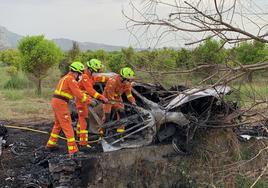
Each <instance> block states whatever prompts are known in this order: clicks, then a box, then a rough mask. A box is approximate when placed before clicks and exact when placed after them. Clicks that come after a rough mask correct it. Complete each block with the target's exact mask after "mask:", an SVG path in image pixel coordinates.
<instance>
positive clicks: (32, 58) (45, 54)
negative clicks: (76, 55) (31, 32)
mask: <svg viewBox="0 0 268 188" xmlns="http://www.w3.org/2000/svg"><path fill="white" fill-rule="evenodd" d="M18 49H19V51H20V52H21V58H22V70H23V71H25V72H26V73H27V75H28V76H29V78H30V80H32V81H34V82H35V84H36V87H37V94H38V95H40V94H41V85H42V79H43V78H45V77H46V76H47V72H48V69H49V68H50V67H52V66H53V65H55V64H56V63H58V62H59V60H60V59H61V57H62V53H61V50H60V49H59V48H58V47H57V46H56V45H55V43H54V42H53V41H49V40H47V39H45V38H44V36H42V35H41V36H27V37H24V38H23V39H22V40H21V41H20V42H19V45H18Z"/></svg>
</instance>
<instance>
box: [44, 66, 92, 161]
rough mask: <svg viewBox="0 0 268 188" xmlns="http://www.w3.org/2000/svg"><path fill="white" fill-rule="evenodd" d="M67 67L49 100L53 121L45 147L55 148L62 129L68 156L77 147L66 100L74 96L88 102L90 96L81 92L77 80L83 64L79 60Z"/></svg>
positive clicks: (75, 150)
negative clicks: (66, 71)
mask: <svg viewBox="0 0 268 188" xmlns="http://www.w3.org/2000/svg"><path fill="white" fill-rule="evenodd" d="M69 68H70V71H69V73H68V74H66V75H65V76H64V77H62V78H61V79H60V81H59V83H58V85H57V87H56V90H55V92H54V95H53V98H52V101H51V104H52V108H53V111H54V116H55V123H54V126H53V129H52V131H51V134H50V138H49V140H48V142H47V146H46V148H47V149H49V150H52V149H54V148H57V141H58V137H59V134H60V132H61V130H62V131H63V133H64V135H65V137H66V139H67V146H68V152H69V154H70V156H73V155H74V154H75V153H76V152H78V148H77V145H76V142H75V137H74V131H73V128H72V124H71V123H72V122H71V114H70V111H69V108H68V102H69V100H72V99H73V98H74V97H75V98H76V99H77V100H79V101H80V102H81V103H83V104H90V103H91V98H90V97H89V96H87V95H86V94H85V93H83V92H82V90H81V89H80V88H79V86H78V82H77V81H78V80H79V78H80V77H81V75H82V73H83V71H84V65H83V64H82V63H81V62H73V63H72V64H71V65H70V67H69Z"/></svg>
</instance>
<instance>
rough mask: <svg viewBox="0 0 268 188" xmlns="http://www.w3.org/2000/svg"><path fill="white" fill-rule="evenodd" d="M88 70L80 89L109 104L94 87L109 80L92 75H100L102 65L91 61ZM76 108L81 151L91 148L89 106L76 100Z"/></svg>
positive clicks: (94, 60) (80, 82) (83, 75)
mask: <svg viewBox="0 0 268 188" xmlns="http://www.w3.org/2000/svg"><path fill="white" fill-rule="evenodd" d="M86 65H87V68H86V70H85V71H84V73H83V74H82V79H81V80H80V81H79V83H78V85H79V88H80V89H81V90H82V91H83V92H85V93H86V94H88V95H89V96H91V97H93V98H95V99H98V100H101V101H103V102H104V103H107V102H108V99H107V98H106V97H104V96H103V95H101V94H100V93H98V92H97V91H96V90H95V89H94V88H93V85H94V84H95V82H107V80H108V79H109V78H108V77H106V76H94V75H92V73H98V72H101V71H102V70H101V69H102V63H101V61H99V60H97V59H91V60H90V61H88V62H87V63H86ZM76 108H77V111H78V124H77V135H78V136H79V145H80V147H81V149H82V148H83V149H84V148H85V149H86V148H87V147H90V145H88V130H87V118H88V106H87V104H85V103H81V102H80V101H79V100H76Z"/></svg>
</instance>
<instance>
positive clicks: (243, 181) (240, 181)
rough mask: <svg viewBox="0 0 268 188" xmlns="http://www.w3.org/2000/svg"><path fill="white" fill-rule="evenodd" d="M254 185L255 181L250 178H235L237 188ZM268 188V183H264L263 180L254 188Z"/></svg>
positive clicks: (238, 176) (239, 176)
mask: <svg viewBox="0 0 268 188" xmlns="http://www.w3.org/2000/svg"><path fill="white" fill-rule="evenodd" d="M252 184H253V181H252V180H251V179H250V178H248V177H245V176H241V175H237V176H236V178H235V187H236V188H245V187H250V186H251V185H252ZM266 187H268V182H267V181H262V180H259V181H258V182H257V183H256V184H255V186H254V188H266Z"/></svg>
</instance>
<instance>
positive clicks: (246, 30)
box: [123, 0, 268, 45]
mask: <svg viewBox="0 0 268 188" xmlns="http://www.w3.org/2000/svg"><path fill="white" fill-rule="evenodd" d="M130 5H131V7H132V9H133V12H132V16H130V15H129V14H127V13H126V12H123V13H124V15H125V16H126V17H127V18H128V20H129V21H128V23H127V28H128V29H129V30H130V31H131V33H132V34H133V35H135V36H136V38H138V39H141V37H142V36H144V35H146V36H147V37H148V36H149V37H151V38H150V39H156V40H157V41H159V40H160V39H161V38H163V37H165V35H167V34H170V33H179V35H181V36H183V37H184V39H186V40H187V41H188V42H186V43H185V45H192V44H196V43H200V42H202V41H204V40H206V39H207V38H208V37H217V38H220V39H222V40H223V41H224V44H225V43H229V44H234V43H238V42H241V41H247V40H252V39H254V40H256V41H260V42H264V43H268V32H267V30H268V23H267V19H268V13H267V12H265V10H263V7H262V6H261V5H258V4H257V3H256V2H255V1H251V0H243V1H241V0H228V1H227V0H213V1H212V0H185V1H184V0H173V1H172V0H147V1H144V2H143V3H142V4H141V5H140V4H137V3H136V4H135V3H134V1H131V2H130ZM187 35H188V37H187Z"/></svg>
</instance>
